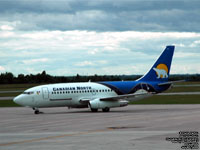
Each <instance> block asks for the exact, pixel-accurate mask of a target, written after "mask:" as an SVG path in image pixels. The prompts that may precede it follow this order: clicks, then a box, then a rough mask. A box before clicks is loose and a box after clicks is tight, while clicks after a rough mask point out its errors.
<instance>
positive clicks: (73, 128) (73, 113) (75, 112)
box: [0, 105, 200, 150]
mask: <svg viewBox="0 0 200 150" xmlns="http://www.w3.org/2000/svg"><path fill="white" fill-rule="evenodd" d="M41 111H43V112H44V114H39V115H34V114H33V111H32V110H31V109H30V108H24V107H20V108H0V114H1V115H0V150H11V149H12V150H13V149H16V150H18V149H20V150H27V149H29V150H35V149H42V150H51V149H52V150H55V149H59V150H60V149H61V150H66V149H67V150H77V149H80V150H99V149H110V150H111V149H114V150H122V149H124V150H133V149H138V150H140V149H142V150H147V149H148V150H162V149H163V150H174V149H177V150H178V149H181V146H182V145H183V144H179V143H172V142H170V141H166V138H167V137H178V136H179V134H178V133H179V132H180V131H198V132H200V105H130V106H127V107H123V108H116V109H111V112H109V113H103V112H98V113H92V112H90V110H89V109H70V110H68V109H67V108H48V109H47V108H46V109H41Z"/></svg>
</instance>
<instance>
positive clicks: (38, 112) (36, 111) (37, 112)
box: [33, 107, 43, 115]
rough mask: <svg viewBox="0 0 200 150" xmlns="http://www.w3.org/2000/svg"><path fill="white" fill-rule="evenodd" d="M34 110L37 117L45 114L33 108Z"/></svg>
mask: <svg viewBox="0 0 200 150" xmlns="http://www.w3.org/2000/svg"><path fill="white" fill-rule="evenodd" d="M33 110H34V113H35V114H36V115H37V114H43V112H41V111H39V109H38V108H35V107H34V108H33Z"/></svg>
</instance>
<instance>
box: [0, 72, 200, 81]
mask: <svg viewBox="0 0 200 150" xmlns="http://www.w3.org/2000/svg"><path fill="white" fill-rule="evenodd" d="M140 77H141V75H97V74H95V75H93V76H81V75H79V74H77V75H76V76H52V75H49V74H47V73H46V71H43V72H42V73H38V74H35V75H33V74H28V75H24V74H19V75H18V76H14V75H13V74H12V73H11V72H6V73H1V75H0V84H20V83H63V82H64V83H68V82H88V81H92V82H97V81H121V80H124V81H130V80H136V79H138V78H140ZM169 80H171V81H175V80H188V81H200V74H183V75H181V74H178V75H170V78H169Z"/></svg>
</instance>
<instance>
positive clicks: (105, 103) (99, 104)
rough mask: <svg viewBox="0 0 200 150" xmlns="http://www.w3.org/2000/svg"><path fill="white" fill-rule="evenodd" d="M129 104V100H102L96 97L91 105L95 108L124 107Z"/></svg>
mask: <svg viewBox="0 0 200 150" xmlns="http://www.w3.org/2000/svg"><path fill="white" fill-rule="evenodd" d="M127 105H128V101H125V100H121V101H100V100H99V99H95V100H92V101H90V107H91V108H93V109H104V108H113V107H124V106H127Z"/></svg>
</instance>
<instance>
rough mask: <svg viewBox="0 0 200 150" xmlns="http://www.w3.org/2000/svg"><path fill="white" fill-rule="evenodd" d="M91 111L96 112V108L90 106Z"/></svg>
mask: <svg viewBox="0 0 200 150" xmlns="http://www.w3.org/2000/svg"><path fill="white" fill-rule="evenodd" d="M90 109H91V111H92V112H98V109H95V108H90Z"/></svg>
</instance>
